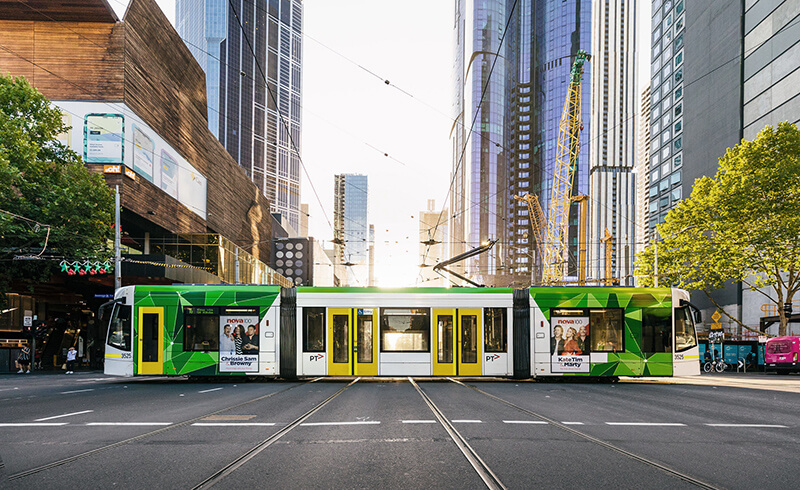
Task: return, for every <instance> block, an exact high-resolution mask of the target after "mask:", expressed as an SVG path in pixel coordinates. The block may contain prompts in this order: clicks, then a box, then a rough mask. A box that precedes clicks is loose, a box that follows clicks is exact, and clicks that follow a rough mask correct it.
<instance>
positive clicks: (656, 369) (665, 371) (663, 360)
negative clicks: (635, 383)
mask: <svg viewBox="0 0 800 490" xmlns="http://www.w3.org/2000/svg"><path fill="white" fill-rule="evenodd" d="M671 375H672V354H670V353H669V352H657V353H655V354H652V355H651V356H650V357H648V358H647V362H646V363H645V364H644V376H671Z"/></svg>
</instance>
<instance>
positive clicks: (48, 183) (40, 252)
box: [0, 75, 114, 301]
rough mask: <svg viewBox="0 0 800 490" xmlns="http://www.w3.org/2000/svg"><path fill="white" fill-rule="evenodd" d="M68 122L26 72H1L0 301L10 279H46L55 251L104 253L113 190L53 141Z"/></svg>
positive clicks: (60, 255)
mask: <svg viewBox="0 0 800 490" xmlns="http://www.w3.org/2000/svg"><path fill="white" fill-rule="evenodd" d="M66 130H67V127H66V126H65V125H64V123H63V120H62V115H61V111H60V110H59V109H58V108H56V107H53V106H52V105H51V104H50V102H49V101H48V100H47V98H45V97H44V96H43V95H42V94H41V93H39V92H38V91H37V90H36V89H35V88H33V87H32V86H31V85H30V84H29V83H28V82H27V81H26V80H25V79H24V78H22V77H19V78H12V77H6V76H2V75H0V301H2V298H4V295H2V293H5V292H7V291H8V290H9V288H10V287H11V284H12V282H13V283H14V284H27V286H28V287H31V286H33V285H34V284H35V283H36V282H40V281H43V280H44V281H46V280H47V279H49V277H50V274H51V273H52V272H54V271H55V270H57V266H58V261H59V260H61V259H71V260H75V259H83V258H90V257H106V256H108V255H109V251H108V250H107V247H106V244H107V240H108V238H109V237H110V236H111V231H112V228H111V226H110V225H111V224H113V210H114V200H113V197H112V194H111V191H110V189H109V188H108V186H107V185H106V183H105V181H104V179H103V177H102V175H100V174H97V173H93V172H90V171H89V170H88V169H87V168H86V167H84V165H83V162H82V161H81V158H80V156H78V155H77V154H76V153H75V152H74V151H72V150H71V149H69V148H67V147H66V146H64V145H63V144H61V143H59V142H57V141H56V137H57V136H58V135H59V134H61V133H63V132H64V131H66ZM21 258H22V259H21Z"/></svg>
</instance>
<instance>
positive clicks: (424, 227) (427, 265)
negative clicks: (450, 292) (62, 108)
mask: <svg viewBox="0 0 800 490" xmlns="http://www.w3.org/2000/svg"><path fill="white" fill-rule="evenodd" d="M447 215H448V211H447V209H446V208H445V209H444V210H442V211H437V210H436V201H435V200H433V199H428V206H427V209H425V210H424V211H420V213H419V261H420V262H419V266H420V270H419V279H417V284H419V285H420V286H426V287H430V286H447V285H448V284H450V282H449V281H448V280H447V279H445V278H444V277H442V276H441V275H439V274H438V273H436V272H434V270H433V266H435V265H436V264H437V263H439V262H441V261H442V260H444V259H446V258H448V257H447V256H446V255H445V253H446V251H447V245H446V244H445V243H444V242H445V241H446V240H447V236H448V233H447V223H446V220H447Z"/></svg>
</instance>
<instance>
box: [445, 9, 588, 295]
mask: <svg viewBox="0 0 800 490" xmlns="http://www.w3.org/2000/svg"><path fill="white" fill-rule="evenodd" d="M512 9H513V11H512ZM591 9H592V2H591V1H590V0H566V1H562V0H556V1H539V2H534V1H533V0H517V1H516V2H515V1H512V0H508V1H506V0H489V1H473V0H456V11H455V22H454V26H453V31H454V36H455V41H456V42H455V46H456V53H455V57H454V64H453V73H454V77H453V78H454V84H455V92H454V94H455V97H454V100H453V103H452V109H453V116H454V119H455V123H454V125H453V129H452V131H451V135H450V137H451V143H452V151H453V158H452V169H453V171H452V175H453V184H452V189H451V201H450V205H451V206H450V207H451V210H452V213H451V223H450V225H451V228H450V229H451V233H452V239H451V242H452V245H451V255H456V254H458V253H460V252H463V251H466V250H469V249H471V248H474V247H477V246H479V245H480V244H481V243H482V242H485V241H486V240H493V239H498V240H499V241H498V243H497V245H496V246H495V247H494V248H493V249H492V250H491V251H490V252H488V253H484V254H481V255H479V256H477V257H475V258H473V259H471V260H470V261H469V262H466V263H462V264H463V266H462V267H461V271H460V272H463V273H465V274H467V276H468V277H470V276H471V277H473V278H474V280H477V281H476V282H482V283H485V284H486V285H525V284H530V283H531V279H532V277H535V276H536V270H535V268H536V263H537V254H536V243H535V240H534V239H533V234H532V232H531V225H530V217H529V216H528V209H527V207H526V205H525V204H524V203H521V202H519V201H516V200H515V199H514V195H515V194H518V195H524V194H526V193H530V194H536V195H538V196H539V199H540V202H541V204H542V207H543V208H545V209H547V206H548V205H549V195H550V187H551V185H552V177H551V175H552V173H553V169H554V166H555V155H556V145H557V142H558V131H559V123H560V120H561V113H562V111H563V109H564V101H565V99H566V95H567V85H568V81H569V72H570V68H571V63H572V59H573V57H574V55H575V54H576V53H577V52H578V50H580V49H584V50H586V51H590V44H591V27H590V26H591ZM509 19H510V20H509ZM506 26H508V29H507V30H508V32H506ZM501 41H502V43H503V44H502V47H501V46H500V43H501ZM497 53H499V54H500V55H499V56H497V55H496V54H497ZM591 69H592V68H591V65H590V64H587V65H586V71H585V74H584V77H583V83H582V85H581V94H582V98H583V100H584V103H583V105H582V110H581V112H582V120H583V121H584V130H583V131H582V133H581V136H580V138H581V143H582V146H583V147H584V148H588V146H587V143H588V139H589V125H590V119H589V111H590V104H589V100H590V97H591ZM588 162H589V155H588V152H587V151H583V152H582V153H581V155H580V157H579V161H578V165H577V173H576V176H575V185H574V188H573V194H578V193H580V194H586V193H587V192H588V185H589V184H588V182H589V181H588V165H589V164H588ZM569 236H570V241H569V250H570V257H576V256H577V240H573V239H572V237H577V216H576V211H575V210H573V211H572V212H571V214H570V230H569ZM575 267H576V262H575V260H571V261H570V267H569V268H570V271H571V273H574V271H575ZM453 269H455V270H458V268H457V267H453Z"/></svg>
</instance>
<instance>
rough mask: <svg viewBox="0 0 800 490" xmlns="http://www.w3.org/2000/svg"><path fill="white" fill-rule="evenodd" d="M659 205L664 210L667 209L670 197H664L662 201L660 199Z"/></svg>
mask: <svg viewBox="0 0 800 490" xmlns="http://www.w3.org/2000/svg"><path fill="white" fill-rule="evenodd" d="M658 204H659V206H660V207H662V208H666V207H667V206H669V196H667V197H662V198H661V199H659V201H658Z"/></svg>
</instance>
